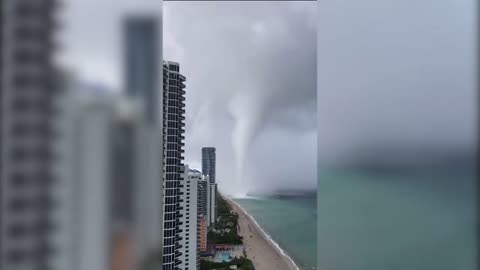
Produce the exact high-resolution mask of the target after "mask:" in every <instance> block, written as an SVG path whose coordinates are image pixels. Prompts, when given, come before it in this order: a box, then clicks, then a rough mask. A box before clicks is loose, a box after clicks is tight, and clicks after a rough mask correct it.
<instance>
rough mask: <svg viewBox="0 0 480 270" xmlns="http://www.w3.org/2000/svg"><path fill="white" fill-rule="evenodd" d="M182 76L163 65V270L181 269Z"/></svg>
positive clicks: (169, 65)
mask: <svg viewBox="0 0 480 270" xmlns="http://www.w3.org/2000/svg"><path fill="white" fill-rule="evenodd" d="M184 82H185V76H183V75H182V74H180V65H179V64H178V63H175V62H164V64H163V87H164V88H163V149H164V151H163V166H164V170H163V188H164V196H163V213H164V215H163V218H164V219H163V270H176V269H180V265H181V264H182V261H181V256H182V252H181V248H182V245H181V240H182V236H181V233H182V231H183V230H182V227H183V226H182V225H183V223H182V222H181V218H182V214H181V210H182V207H181V206H180V203H181V202H182V200H181V195H182V193H181V189H182V188H184V183H183V182H184V181H183V180H184V177H185V176H184V175H185V168H184V164H183V159H184V157H183V153H184V150H183V147H184V146H185V143H184V142H183V140H184V139H185V137H184V133H185V128H184V127H185V123H184V120H185V116H184V115H185V90H184V88H185V84H184Z"/></svg>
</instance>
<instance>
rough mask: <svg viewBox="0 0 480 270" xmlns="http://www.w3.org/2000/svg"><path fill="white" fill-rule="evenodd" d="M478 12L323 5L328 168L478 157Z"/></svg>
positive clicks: (324, 155)
mask: <svg viewBox="0 0 480 270" xmlns="http://www.w3.org/2000/svg"><path fill="white" fill-rule="evenodd" d="M347 2H348V4H347ZM476 10H477V9H476V8H475V2H474V1H473V0H463V1H453V0H452V1H435V0H429V1H385V0H367V1H326V2H325V1H324V2H321V3H320V4H319V14H318V15H319V16H318V18H319V22H318V27H319V32H318V33H319V42H318V89H319V92H318V108H319V114H318V115H319V119H318V125H319V137H318V140H319V141H318V142H319V161H320V164H331V163H333V164H337V165H338V164H342V163H344V162H346V163H354V164H355V163H371V165H372V164H373V165H374V164H381V163H390V164H400V163H405V162H407V163H414V162H417V161H419V162H420V161H422V160H423V161H422V162H424V161H428V160H429V159H430V160H431V159H448V158H449V157H452V158H453V157H454V156H462V155H464V154H465V153H468V152H470V153H472V152H473V151H474V149H475V148H474V145H475V126H476V125H475V121H476V109H475V107H476V100H477V99H476V86H475V78H476V75H477V74H476V70H475V59H476V57H475V53H474V52H475V49H476V48H475V34H476V33H475V29H476V28H475V22H476V18H475V12H476ZM455 158H456V157H455Z"/></svg>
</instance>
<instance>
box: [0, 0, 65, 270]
mask: <svg viewBox="0 0 480 270" xmlns="http://www.w3.org/2000/svg"><path fill="white" fill-rule="evenodd" d="M55 9H56V2H55V1H50V0H37V1H19V0H3V1H0V12H1V14H0V20H1V22H0V29H1V30H0V33H1V38H0V50H1V53H0V55H1V56H0V59H1V60H2V61H1V64H0V71H1V76H0V83H1V85H0V102H1V105H0V109H1V111H0V151H1V153H0V155H1V157H0V269H2V270H21V269H30V270H34V269H47V268H48V267H49V261H50V260H51V258H52V257H53V256H55V252H56V247H55V246H54V242H53V241H52V235H53V234H54V233H55V230H56V229H55V228H56V224H55V221H54V219H53V217H52V213H53V211H54V209H56V207H57V203H56V202H55V201H54V200H53V197H52V196H53V193H52V189H54V187H55V185H56V183H57V182H58V180H59V179H58V178H57V177H56V175H55V172H54V170H53V165H52V164H53V163H54V162H55V159H56V157H55V149H54V146H53V144H54V142H55V137H54V134H55V127H54V125H53V121H52V120H53V119H54V118H55V116H56V110H55V106H56V105H55V99H56V96H57V93H58V90H59V89H60V87H59V86H58V84H57V83H58V81H57V76H56V75H57V72H56V69H55V67H54V65H53V60H52V58H53V48H54V47H55V44H54V38H53V36H54V28H55V26H56V22H55V16H54V11H55Z"/></svg>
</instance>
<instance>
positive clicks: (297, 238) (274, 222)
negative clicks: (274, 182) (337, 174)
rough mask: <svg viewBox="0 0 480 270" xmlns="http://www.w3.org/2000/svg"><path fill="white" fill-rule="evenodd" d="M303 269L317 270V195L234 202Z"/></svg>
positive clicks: (249, 199)
mask: <svg viewBox="0 0 480 270" xmlns="http://www.w3.org/2000/svg"><path fill="white" fill-rule="evenodd" d="M235 201H236V202H237V203H238V204H240V206H242V208H243V209H245V210H246V211H247V212H248V214H250V215H251V216H252V217H253V218H255V220H256V221H257V223H258V224H259V225H260V226H261V227H262V228H263V230H264V231H265V232H266V233H267V234H269V235H270V237H271V238H272V239H273V240H274V241H275V242H277V244H278V245H279V246H280V247H281V248H282V249H283V250H284V251H285V252H286V253H287V254H288V255H289V257H290V258H291V259H293V260H294V262H295V264H296V265H297V266H298V267H299V268H300V269H316V254H317V243H316V239H317V216H316V208H317V202H316V197H315V196H282V197H280V196H276V197H275V196H274V197H271V196H270V197H267V196H265V197H255V198H245V199H235Z"/></svg>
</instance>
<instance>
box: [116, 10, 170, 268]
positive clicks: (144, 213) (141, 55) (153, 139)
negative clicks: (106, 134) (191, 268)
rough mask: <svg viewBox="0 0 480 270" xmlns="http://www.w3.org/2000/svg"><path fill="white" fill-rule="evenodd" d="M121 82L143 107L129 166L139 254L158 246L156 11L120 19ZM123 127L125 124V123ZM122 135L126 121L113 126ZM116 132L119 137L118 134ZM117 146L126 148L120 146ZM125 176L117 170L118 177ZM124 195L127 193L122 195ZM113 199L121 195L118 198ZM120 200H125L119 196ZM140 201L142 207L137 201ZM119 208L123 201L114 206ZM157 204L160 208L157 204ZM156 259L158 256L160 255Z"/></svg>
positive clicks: (160, 111)
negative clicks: (133, 172)
mask: <svg viewBox="0 0 480 270" xmlns="http://www.w3.org/2000/svg"><path fill="white" fill-rule="evenodd" d="M123 31H124V32H123V33H124V78H125V83H124V88H125V94H126V95H127V96H128V98H129V99H130V101H132V102H134V103H136V104H138V106H139V108H141V110H142V112H143V119H144V121H145V126H144V128H143V129H142V131H141V132H140V133H139V134H138V135H137V137H138V138H139V140H138V141H135V146H134V148H135V151H140V152H141V153H140V154H138V157H139V159H141V161H140V162H139V164H138V166H139V167H138V168H134V169H135V170H136V171H137V172H138V175H136V176H137V177H138V178H135V180H136V181H138V182H139V183H141V184H140V185H139V186H138V188H139V189H138V190H137V189H134V192H135V193H136V194H138V200H139V202H138V203H137V204H134V205H133V207H134V209H133V211H134V212H135V213H136V216H134V218H135V219H136V221H138V220H148V219H150V220H151V221H149V222H134V223H133V224H135V227H134V230H135V231H136V233H135V235H136V239H135V241H136V242H138V243H136V253H138V254H137V257H139V258H140V257H144V255H145V254H151V255H150V256H154V255H153V254H158V253H159V252H158V251H160V253H161V251H162V248H163V241H162V240H163V237H164V235H163V226H164V223H163V217H164V216H163V209H164V208H163V202H164V201H163V195H162V193H163V192H162V189H163V179H164V175H163V168H164V167H163V166H164V161H165V160H164V156H163V155H164V153H165V152H164V147H166V144H165V142H164V139H165V138H164V135H163V131H164V128H165V126H164V125H163V124H164V122H163V119H164V118H165V115H164V111H165V110H164V109H165V108H164V102H163V95H162V93H163V92H164V84H163V82H162V76H160V75H161V74H162V49H161V48H162V47H161V44H162V43H161V37H162V35H161V31H162V26H161V20H160V19H159V17H157V16H145V15H134V16H133V15H131V16H128V17H127V18H126V20H125V21H124V28H123ZM125 128H126V129H125ZM119 132H121V133H122V134H123V135H116V136H117V137H120V138H118V139H119V140H128V139H129V138H128V136H129V135H128V127H124V130H123V131H122V130H119ZM121 136H123V137H125V138H121ZM122 151H128V149H123V150H122ZM123 157H124V160H121V161H120V162H123V163H124V164H125V165H126V166H125V168H128V164H127V163H128V157H127V156H126V155H123ZM122 178H125V177H122V176H119V179H122ZM124 180H125V181H123V185H122V186H121V187H122V189H121V191H123V193H125V194H128V193H129V192H131V191H129V186H132V184H129V181H128V180H127V179H124ZM127 198H128V197H127ZM118 203H119V204H121V203H122V200H119V202H118ZM123 203H124V204H125V201H123ZM142 206H144V207H142ZM118 208H119V209H120V211H124V214H128V211H125V210H126V208H125V207H121V206H120V207H118ZM159 209H160V210H159ZM160 261H161V259H160Z"/></svg>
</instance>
